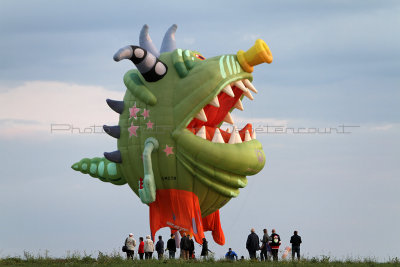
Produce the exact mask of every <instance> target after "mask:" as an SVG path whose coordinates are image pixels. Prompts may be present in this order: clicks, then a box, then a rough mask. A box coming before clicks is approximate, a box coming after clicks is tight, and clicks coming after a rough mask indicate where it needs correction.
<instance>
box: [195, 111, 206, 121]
mask: <svg viewBox="0 0 400 267" xmlns="http://www.w3.org/2000/svg"><path fill="white" fill-rule="evenodd" d="M195 118H196V119H199V120H201V121H204V122H207V116H206V113H205V112H204V109H201V110H200V112H199V113H197V115H196V117H195Z"/></svg>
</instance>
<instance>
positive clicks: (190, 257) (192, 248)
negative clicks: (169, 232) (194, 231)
mask: <svg viewBox="0 0 400 267" xmlns="http://www.w3.org/2000/svg"><path fill="white" fill-rule="evenodd" d="M193 254H194V241H193V239H192V236H191V235H189V259H193Z"/></svg>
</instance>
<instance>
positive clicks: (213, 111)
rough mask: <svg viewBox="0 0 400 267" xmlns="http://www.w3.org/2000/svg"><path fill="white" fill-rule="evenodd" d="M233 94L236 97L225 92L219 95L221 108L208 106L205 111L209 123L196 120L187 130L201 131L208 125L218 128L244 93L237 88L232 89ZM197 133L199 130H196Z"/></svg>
mask: <svg viewBox="0 0 400 267" xmlns="http://www.w3.org/2000/svg"><path fill="white" fill-rule="evenodd" d="M232 90H233V93H234V94H235V97H230V96H229V95H227V94H225V93H224V92H221V93H219V95H218V101H219V105H220V107H219V108H216V107H214V106H211V105H206V106H205V107H204V108H203V110H204V112H205V114H206V116H207V122H203V121H201V120H198V119H196V118H194V119H193V120H192V121H191V122H190V123H189V125H188V126H187V128H197V129H200V128H201V126H203V125H206V126H210V127H217V125H218V124H219V123H220V122H222V120H223V119H224V118H225V116H226V114H227V113H228V112H229V111H230V110H231V109H232V108H233V107H234V106H235V104H236V102H237V101H238V100H239V99H240V97H241V96H242V94H243V91H242V90H240V89H239V88H237V87H236V86H233V87H232ZM196 132H197V130H196ZM213 136H214V132H213Z"/></svg>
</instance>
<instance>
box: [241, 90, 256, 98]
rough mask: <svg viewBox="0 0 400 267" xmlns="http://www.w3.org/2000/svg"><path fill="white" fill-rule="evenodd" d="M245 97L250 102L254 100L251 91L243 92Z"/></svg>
mask: <svg viewBox="0 0 400 267" xmlns="http://www.w3.org/2000/svg"><path fill="white" fill-rule="evenodd" d="M243 95H245V96H246V97H247V98H248V99H250V100H253V99H254V97H253V95H252V94H251V93H250V91H249V90H247V91H246V92H243Z"/></svg>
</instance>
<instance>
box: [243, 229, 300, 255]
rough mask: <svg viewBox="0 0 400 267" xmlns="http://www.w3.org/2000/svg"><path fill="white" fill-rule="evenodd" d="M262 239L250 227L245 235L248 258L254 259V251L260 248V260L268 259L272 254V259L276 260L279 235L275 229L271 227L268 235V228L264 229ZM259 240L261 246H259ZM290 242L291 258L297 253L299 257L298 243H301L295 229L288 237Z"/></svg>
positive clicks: (279, 243)
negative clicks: (247, 234)
mask: <svg viewBox="0 0 400 267" xmlns="http://www.w3.org/2000/svg"><path fill="white" fill-rule="evenodd" d="M263 232H264V234H263V237H262V239H260V238H259V237H258V235H257V234H256V233H255V230H254V228H252V229H251V231H250V234H249V236H248V237H247V242H246V249H247V250H248V252H249V256H250V259H256V258H257V256H256V252H257V250H260V251H261V252H260V259H261V261H264V260H265V261H268V260H270V257H271V255H272V258H273V260H274V261H278V252H279V247H280V245H281V243H282V242H281V237H280V236H279V235H278V234H277V233H276V230H275V229H272V234H271V235H268V230H267V229H264V231H263ZM260 242H261V246H260ZM290 243H291V244H292V259H294V257H295V255H297V259H298V260H299V259H300V244H301V243H302V241H301V237H300V236H299V235H298V232H297V231H294V233H293V236H292V237H291V238H290Z"/></svg>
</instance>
